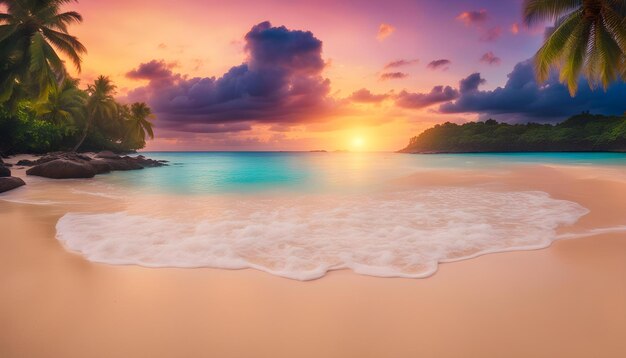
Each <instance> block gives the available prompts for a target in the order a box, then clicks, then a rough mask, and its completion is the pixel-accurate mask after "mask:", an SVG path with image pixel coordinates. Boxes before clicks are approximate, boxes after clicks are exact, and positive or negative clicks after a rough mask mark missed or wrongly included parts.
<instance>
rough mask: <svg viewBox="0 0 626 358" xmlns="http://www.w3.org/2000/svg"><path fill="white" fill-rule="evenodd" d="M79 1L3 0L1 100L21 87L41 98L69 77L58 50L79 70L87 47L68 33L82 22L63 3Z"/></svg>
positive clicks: (1, 16)
mask: <svg viewBox="0 0 626 358" xmlns="http://www.w3.org/2000/svg"><path fill="white" fill-rule="evenodd" d="M75 1H76V0H0V5H4V7H6V9H7V11H6V13H0V103H2V102H5V101H7V100H9V99H11V98H12V97H13V96H14V95H15V89H16V87H18V86H25V87H27V90H28V91H29V92H31V93H32V94H33V95H34V96H36V97H37V98H39V99H45V97H46V96H47V94H48V92H49V91H50V90H51V89H53V88H55V87H56V86H57V84H58V83H59V82H60V80H62V79H63V78H64V77H65V76H66V70H65V64H64V62H63V60H61V58H60V57H59V54H58V53H57V51H58V52H59V53H61V54H62V55H64V56H66V57H67V58H69V59H70V60H71V61H72V63H73V64H74V66H75V67H76V69H77V70H78V71H79V72H80V69H81V67H80V64H81V55H82V54H84V53H86V52H87V50H86V49H85V46H83V44H81V43H80V41H78V39H77V38H76V37H74V36H72V35H70V34H69V32H68V26H69V25H71V24H73V23H80V22H82V20H83V19H82V17H81V15H80V14H79V13H77V12H75V11H68V12H61V6H62V5H64V4H67V3H70V2H75Z"/></svg>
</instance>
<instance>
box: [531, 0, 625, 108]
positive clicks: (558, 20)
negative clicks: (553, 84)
mask: <svg viewBox="0 0 626 358" xmlns="http://www.w3.org/2000/svg"><path fill="white" fill-rule="evenodd" d="M524 20H525V22H526V23H527V24H529V25H532V24H536V23H543V22H545V21H554V22H555V25H554V27H553V28H552V29H551V31H550V32H549V33H548V34H547V36H546V40H545V43H544V45H543V46H542V47H541V48H540V49H539V51H538V52H537V54H536V56H535V68H536V72H537V78H538V80H539V81H541V82H543V81H545V80H547V79H548V76H549V74H550V70H551V68H553V67H558V68H559V69H560V80H561V82H563V83H565V84H567V86H568V88H569V91H570V94H571V95H572V96H573V95H574V94H575V93H576V91H577V89H578V80H579V78H580V76H581V75H584V76H585V77H586V78H587V80H588V82H589V84H590V86H592V87H595V86H598V85H602V86H603V87H604V88H605V89H606V87H607V86H608V85H609V84H610V83H611V82H613V81H615V80H616V79H618V78H620V77H621V78H623V79H626V0H525V2H524Z"/></svg>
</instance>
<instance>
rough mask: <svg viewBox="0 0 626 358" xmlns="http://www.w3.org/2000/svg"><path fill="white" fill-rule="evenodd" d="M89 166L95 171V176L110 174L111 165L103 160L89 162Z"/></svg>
mask: <svg viewBox="0 0 626 358" xmlns="http://www.w3.org/2000/svg"><path fill="white" fill-rule="evenodd" d="M89 165H91V166H92V167H93V169H94V170H95V171H96V174H104V173H109V172H111V165H110V164H109V163H108V162H107V161H104V160H100V159H97V160H92V161H91V162H89Z"/></svg>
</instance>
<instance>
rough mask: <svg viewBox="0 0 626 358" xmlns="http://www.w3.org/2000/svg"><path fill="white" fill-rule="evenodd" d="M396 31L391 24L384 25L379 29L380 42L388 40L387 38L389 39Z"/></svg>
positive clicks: (378, 37) (377, 36)
mask: <svg viewBox="0 0 626 358" xmlns="http://www.w3.org/2000/svg"><path fill="white" fill-rule="evenodd" d="M395 31H396V28H395V27H393V26H391V25H389V24H385V23H382V24H380V26H379V27H378V35H376V38H377V39H378V41H382V40H384V39H386V38H387V37H389V36H390V35H391V34H392V33H394V32H395Z"/></svg>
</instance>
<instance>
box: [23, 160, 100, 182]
mask: <svg viewBox="0 0 626 358" xmlns="http://www.w3.org/2000/svg"><path fill="white" fill-rule="evenodd" d="M26 174H28V175H36V176H40V177H46V178H52V179H70V178H93V177H94V175H96V169H95V168H94V167H93V166H91V165H90V164H89V163H86V162H81V161H71V160H67V159H56V160H53V161H49V162H45V163H43V164H39V165H36V166H34V167H32V168H30V169H28V170H27V171H26Z"/></svg>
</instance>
